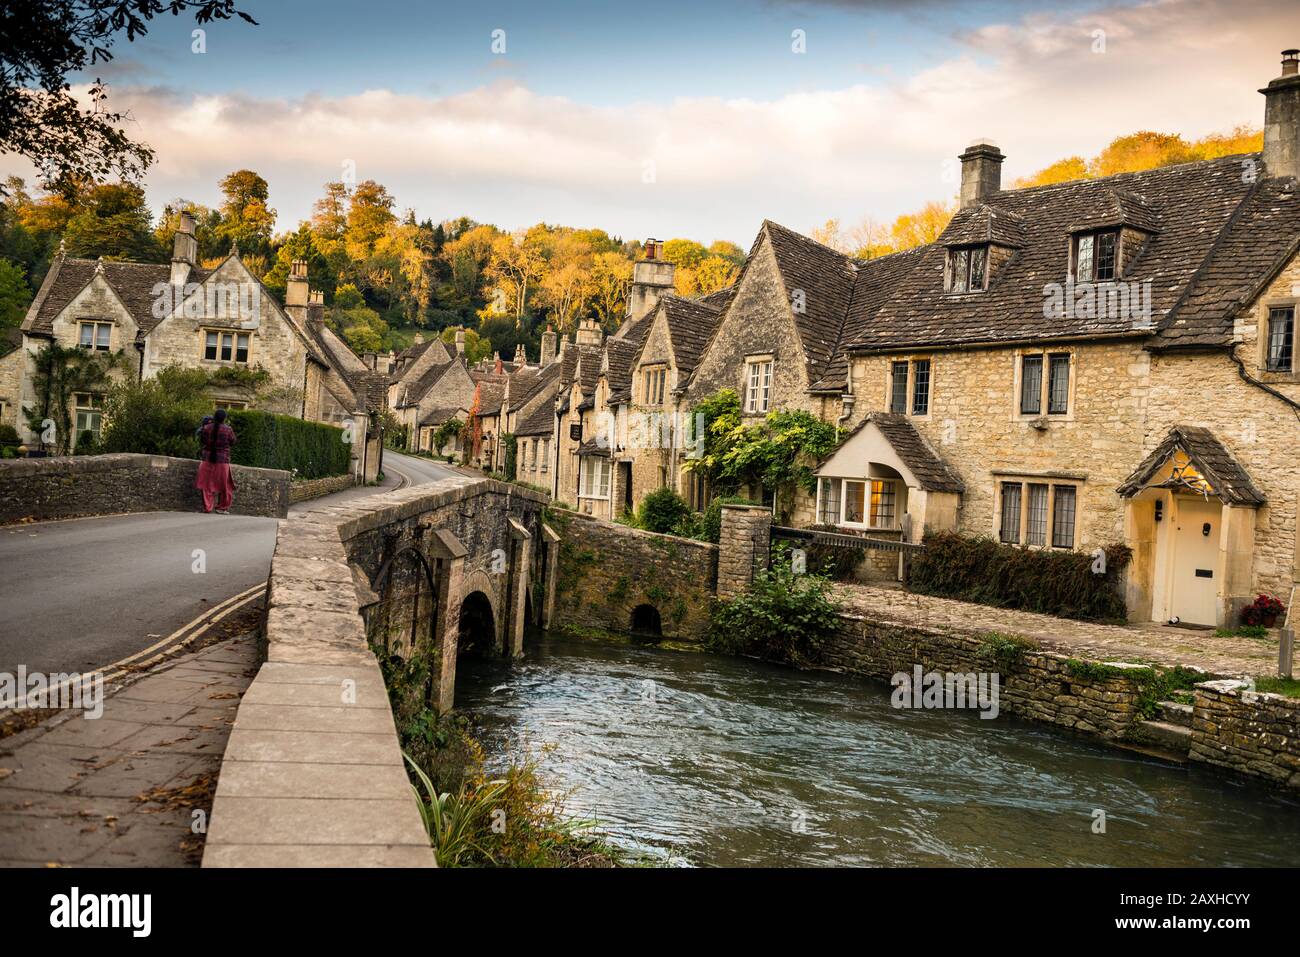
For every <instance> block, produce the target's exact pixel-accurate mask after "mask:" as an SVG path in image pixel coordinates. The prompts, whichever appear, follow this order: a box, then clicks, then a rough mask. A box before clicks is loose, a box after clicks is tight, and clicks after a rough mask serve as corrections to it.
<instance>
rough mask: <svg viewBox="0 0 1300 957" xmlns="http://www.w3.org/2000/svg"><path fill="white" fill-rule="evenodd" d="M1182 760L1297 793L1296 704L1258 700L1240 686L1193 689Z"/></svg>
mask: <svg viewBox="0 0 1300 957" xmlns="http://www.w3.org/2000/svg"><path fill="white" fill-rule="evenodd" d="M1188 756H1189V757H1190V758H1191V760H1193V761H1199V762H1201V763H1203V764H1211V765H1214V766H1215V767H1220V768H1227V769H1228V770H1230V771H1235V772H1236V773H1238V774H1244V775H1247V776H1249V777H1255V778H1263V779H1265V780H1267V781H1271V782H1274V783H1278V784H1285V785H1287V786H1288V787H1292V788H1300V699H1297V698H1286V697H1283V696H1282V695H1276V694H1259V693H1257V692H1253V691H1250V690H1248V686H1247V685H1246V683H1245V682H1242V681H1208V682H1206V683H1204V684H1200V685H1197V686H1196V704H1195V706H1194V707H1193V711H1192V743H1191V749H1190V751H1189V754H1188Z"/></svg>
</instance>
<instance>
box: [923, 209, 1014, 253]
mask: <svg viewBox="0 0 1300 957" xmlns="http://www.w3.org/2000/svg"><path fill="white" fill-rule="evenodd" d="M983 243H997V244H998V245H999V246H1007V247H1009V248H1011V249H1019V248H1021V247H1022V246H1024V244H1025V220H1024V217H1023V216H1021V215H1020V214H1019V213H1013V212H1010V211H1007V210H1000V209H997V208H995V207H993V206H989V205H988V204H987V203H980V204H979V205H978V206H972V207H971V208H970V209H964V210H961V211H960V212H959V213H957V215H955V216H954V217H953V220H952V222H951V223H950V224H949V226H948V228H947V229H946V230H944V234H943V244H944V245H945V246H976V245H981V244H983Z"/></svg>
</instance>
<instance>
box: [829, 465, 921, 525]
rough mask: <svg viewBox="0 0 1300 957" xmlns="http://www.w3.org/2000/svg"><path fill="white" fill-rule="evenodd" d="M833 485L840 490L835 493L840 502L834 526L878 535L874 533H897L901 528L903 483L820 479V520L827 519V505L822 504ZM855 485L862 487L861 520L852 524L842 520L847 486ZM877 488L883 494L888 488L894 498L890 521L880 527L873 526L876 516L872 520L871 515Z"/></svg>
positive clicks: (847, 493)
mask: <svg viewBox="0 0 1300 957" xmlns="http://www.w3.org/2000/svg"><path fill="white" fill-rule="evenodd" d="M836 484H838V486H839V487H838V493H837V494H838V499H839V514H838V516H837V521H835V522H834V523H833V524H835V525H838V526H840V527H842V528H854V529H863V530H867V531H877V532H897V531H899V530H900V529H901V528H902V527H903V509H902V505H903V501H904V499H903V491H902V484H903V483H902V481H901V480H900V479H890V478H884V479H879V478H860V477H859V478H854V477H851V476H822V477H821V481H820V482H818V490H817V495H818V502H817V516H818V518H819V519H821V518H822V517H824V516H825V515H826V502H824V501H823V500H822V496H823V495H825V494H827V490H828V489H831V488H835V486H836ZM855 485H860V486H862V517H863V519H864V520H863V521H861V522H851V521H849V520H848V519H847V518H846V517H845V516H847V515H848V513H849V493H850V486H855ZM877 485H879V486H881V492H882V493H883V492H884V490H885V486H888V487H889V488H890V490H891V493H892V495H893V520H892V522H891V523H890V524H888V525H882V524H878V523H876V522H873V518H875V516H873V514H872V512H873V497H874V494H875V492H874V488H875V486H877Z"/></svg>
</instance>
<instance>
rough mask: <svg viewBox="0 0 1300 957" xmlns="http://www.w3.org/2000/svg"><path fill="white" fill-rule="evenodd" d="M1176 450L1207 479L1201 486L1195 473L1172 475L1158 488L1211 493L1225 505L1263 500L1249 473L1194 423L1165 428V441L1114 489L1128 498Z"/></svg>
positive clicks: (1254, 503)
mask: <svg viewBox="0 0 1300 957" xmlns="http://www.w3.org/2000/svg"><path fill="white" fill-rule="evenodd" d="M1178 452H1182V453H1183V455H1185V456H1186V457H1187V460H1188V462H1190V463H1191V465H1192V467H1193V468H1194V469H1195V470H1196V472H1197V473H1199V475H1200V476H1203V477H1204V479H1205V481H1207V482H1209V484H1210V488H1209V489H1205V488H1204V486H1203V484H1202V483H1200V482H1199V481H1198V476H1197V475H1195V474H1192V475H1185V476H1183V477H1179V476H1178V475H1175V476H1174V477H1171V478H1170V479H1169V480H1168V481H1165V482H1161V483H1160V486H1162V487H1172V488H1187V489H1189V490H1191V491H1203V492H1205V493H1208V494H1211V495H1215V496H1217V497H1218V498H1219V499H1221V500H1222V501H1223V502H1225V503H1227V504H1228V505H1249V506H1258V505H1263V504H1264V503H1265V499H1264V494H1263V493H1262V492H1261V491H1260V490H1259V489H1258V488H1256V487H1255V483H1254V482H1252V481H1251V478H1250V475H1249V474H1248V473H1247V472H1246V470H1245V469H1244V468H1243V467H1242V465H1241V463H1240V462H1238V461H1237V460H1236V458H1234V457H1233V455H1232V453H1231V452H1229V451H1228V450H1227V449H1226V448H1225V447H1224V445H1223V443H1222V442H1220V441H1219V440H1218V438H1217V437H1216V436H1215V435H1214V433H1213V432H1211V431H1210V430H1209V429H1206V428H1202V427H1200V426H1195V425H1176V426H1174V427H1173V428H1172V429H1170V430H1169V434H1168V435H1167V436H1165V440H1164V441H1163V442H1161V443H1160V444H1159V445H1158V446H1156V448H1155V450H1154V451H1152V453H1151V454H1150V455H1148V456H1147V457H1146V458H1145V459H1143V460H1142V464H1141V465H1139V466H1138V467H1137V468H1136V469H1135V470H1134V472H1133V474H1132V475H1130V476H1129V477H1128V478H1127V479H1125V480H1124V483H1123V484H1122V485H1120V486H1119V488H1117V489H1116V491H1117V492H1119V494H1120V495H1123V496H1124V497H1125V498H1129V497H1131V496H1133V495H1136V494H1137V493H1138V492H1140V491H1142V490H1143V489H1144V488H1147V487H1148V485H1147V483H1149V482H1150V481H1151V480H1152V479H1153V478H1154V477H1155V475H1156V473H1157V472H1159V471H1160V470H1161V468H1162V467H1163V466H1164V465H1165V464H1166V463H1167V462H1169V461H1170V459H1172V458H1173V457H1174V456H1175V455H1176V454H1177V453H1178Z"/></svg>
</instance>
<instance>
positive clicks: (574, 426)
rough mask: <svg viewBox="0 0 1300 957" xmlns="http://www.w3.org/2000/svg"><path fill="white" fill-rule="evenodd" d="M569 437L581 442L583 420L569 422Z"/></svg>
mask: <svg viewBox="0 0 1300 957" xmlns="http://www.w3.org/2000/svg"><path fill="white" fill-rule="evenodd" d="M569 438H571V439H572V440H573V441H575V442H581V441H582V423H581V422H570V423H569Z"/></svg>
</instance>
